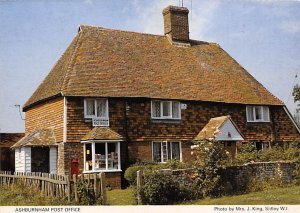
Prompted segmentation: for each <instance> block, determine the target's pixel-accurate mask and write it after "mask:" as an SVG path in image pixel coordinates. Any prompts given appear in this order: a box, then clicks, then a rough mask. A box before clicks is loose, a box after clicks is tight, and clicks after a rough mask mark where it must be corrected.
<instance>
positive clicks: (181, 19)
mask: <svg viewBox="0 0 300 213" xmlns="http://www.w3.org/2000/svg"><path fill="white" fill-rule="evenodd" d="M188 14H189V10H188V9H187V8H186V7H176V6H168V7H166V8H165V9H164V10H163V17H164V32H165V35H167V36H169V38H170V39H171V41H172V42H183V43H188V42H189V40H190V38H189V20H188Z"/></svg>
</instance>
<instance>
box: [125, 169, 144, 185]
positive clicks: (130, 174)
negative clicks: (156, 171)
mask: <svg viewBox="0 0 300 213" xmlns="http://www.w3.org/2000/svg"><path fill="white" fill-rule="evenodd" d="M144 168H145V166H141V165H140V166H139V165H136V166H131V167H128V168H127V169H126V170H125V173H124V178H125V179H126V180H127V181H128V182H129V184H131V185H133V184H134V183H135V180H136V173H137V171H139V170H144Z"/></svg>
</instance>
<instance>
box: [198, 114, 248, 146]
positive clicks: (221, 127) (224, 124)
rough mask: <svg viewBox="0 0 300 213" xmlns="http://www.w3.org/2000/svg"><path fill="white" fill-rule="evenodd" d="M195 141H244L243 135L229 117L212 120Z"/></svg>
mask: <svg viewBox="0 0 300 213" xmlns="http://www.w3.org/2000/svg"><path fill="white" fill-rule="evenodd" d="M194 140H195V141H201V140H216V141H242V140H244V138H243V136H242V133H241V132H240V130H239V129H238V127H237V126H236V124H235V123H234V122H233V120H232V119H231V117H230V116H229V115H227V116H221V117H215V118H211V119H210V120H209V122H208V123H207V124H206V125H205V127H204V128H203V129H202V130H201V131H200V132H199V134H198V135H197V136H196V137H195V139H194Z"/></svg>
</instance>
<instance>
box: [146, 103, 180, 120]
mask: <svg viewBox="0 0 300 213" xmlns="http://www.w3.org/2000/svg"><path fill="white" fill-rule="evenodd" d="M151 118H153V119H181V111H180V102H179V101H160V100H154V101H151Z"/></svg>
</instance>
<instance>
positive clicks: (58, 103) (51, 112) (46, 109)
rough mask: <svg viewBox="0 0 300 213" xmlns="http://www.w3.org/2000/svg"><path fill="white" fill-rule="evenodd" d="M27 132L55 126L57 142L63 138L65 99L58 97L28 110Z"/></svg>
mask: <svg viewBox="0 0 300 213" xmlns="http://www.w3.org/2000/svg"><path fill="white" fill-rule="evenodd" d="M25 115H26V121H25V134H27V133H30V132H31V131H32V130H34V129H37V128H38V129H40V128H49V127H53V128H54V132H55V137H56V140H57V142H61V141H62V140H63V119H64V118H63V116H64V99H63V98H62V97H58V98H55V99H51V100H49V101H47V102H45V103H42V104H38V105H36V106H34V107H31V108H30V109H29V110H28V111H26V114H25Z"/></svg>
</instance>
